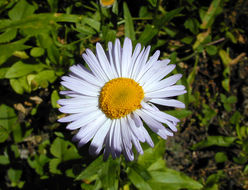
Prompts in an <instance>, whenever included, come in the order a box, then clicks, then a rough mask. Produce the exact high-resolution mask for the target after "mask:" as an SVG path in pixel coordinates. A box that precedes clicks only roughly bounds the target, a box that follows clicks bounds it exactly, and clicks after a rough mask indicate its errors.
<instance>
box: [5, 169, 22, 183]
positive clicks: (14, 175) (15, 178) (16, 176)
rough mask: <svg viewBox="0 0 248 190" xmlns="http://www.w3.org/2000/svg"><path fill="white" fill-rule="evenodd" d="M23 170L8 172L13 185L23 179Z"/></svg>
mask: <svg viewBox="0 0 248 190" xmlns="http://www.w3.org/2000/svg"><path fill="white" fill-rule="evenodd" d="M21 175H22V170H15V169H13V168H10V169H9V170H8V177H9V179H10V181H11V182H12V183H17V182H18V181H19V180H20V179H21Z"/></svg>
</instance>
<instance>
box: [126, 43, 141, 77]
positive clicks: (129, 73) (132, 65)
mask: <svg viewBox="0 0 248 190" xmlns="http://www.w3.org/2000/svg"><path fill="white" fill-rule="evenodd" d="M140 50H141V45H140V43H138V44H137V45H136V47H135V49H134V52H133V55H132V57H131V63H130V65H129V69H128V77H129V78H131V76H132V73H133V69H134V66H135V63H136V59H137V57H138V55H139V53H140Z"/></svg>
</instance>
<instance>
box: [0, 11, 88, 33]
mask: <svg viewBox="0 0 248 190" xmlns="http://www.w3.org/2000/svg"><path fill="white" fill-rule="evenodd" d="M82 18H83V17H82V16H80V15H72V14H62V13H54V14H51V13H40V14H33V15H31V16H28V17H25V18H22V19H21V20H14V21H10V20H8V21H6V22H5V23H3V24H0V31H3V30H6V29H8V28H11V29H18V28H19V29H22V30H23V31H25V34H29V35H38V34H44V32H45V33H47V32H48V31H50V30H52V29H54V27H55V26H56V25H57V24H56V23H57V22H72V23H78V22H79V21H81V20H82Z"/></svg>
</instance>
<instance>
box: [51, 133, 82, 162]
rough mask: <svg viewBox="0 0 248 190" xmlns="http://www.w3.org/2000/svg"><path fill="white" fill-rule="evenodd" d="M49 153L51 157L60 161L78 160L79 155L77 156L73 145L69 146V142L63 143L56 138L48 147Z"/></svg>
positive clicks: (63, 141)
mask: <svg viewBox="0 0 248 190" xmlns="http://www.w3.org/2000/svg"><path fill="white" fill-rule="evenodd" d="M50 151H51V153H52V155H53V156H55V157H57V158H59V159H60V160H61V161H67V160H73V159H78V158H80V155H79V154H78V152H77V149H76V147H75V146H74V145H73V144H71V143H70V142H69V141H65V140H63V139H61V138H59V137H57V138H56V139H55V140H54V141H53V144H52V146H51V147H50Z"/></svg>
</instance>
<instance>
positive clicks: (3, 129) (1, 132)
mask: <svg viewBox="0 0 248 190" xmlns="http://www.w3.org/2000/svg"><path fill="white" fill-rule="evenodd" d="M16 122H17V116H16V114H15V110H14V109H13V108H11V107H9V106H7V105H5V104H2V105H1V106H0V142H1V143H2V142H4V141H5V140H6V139H7V138H8V136H9V134H10V132H11V131H12V128H13V127H14V126H15V125H16Z"/></svg>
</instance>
